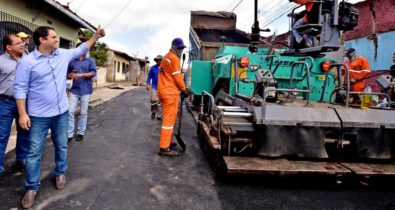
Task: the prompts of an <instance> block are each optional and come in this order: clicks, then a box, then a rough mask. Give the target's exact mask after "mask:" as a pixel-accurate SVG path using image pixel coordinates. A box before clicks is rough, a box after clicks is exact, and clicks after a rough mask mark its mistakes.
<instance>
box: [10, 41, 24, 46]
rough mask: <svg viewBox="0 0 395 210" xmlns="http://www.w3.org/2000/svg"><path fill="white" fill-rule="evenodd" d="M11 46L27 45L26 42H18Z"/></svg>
mask: <svg viewBox="0 0 395 210" xmlns="http://www.w3.org/2000/svg"><path fill="white" fill-rule="evenodd" d="M11 45H25V42H23V41H21V42H17V43H14V44H11Z"/></svg>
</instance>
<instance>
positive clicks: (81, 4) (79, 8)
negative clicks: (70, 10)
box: [75, 0, 88, 12]
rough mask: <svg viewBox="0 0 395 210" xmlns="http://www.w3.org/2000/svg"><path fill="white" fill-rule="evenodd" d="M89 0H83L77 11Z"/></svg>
mask: <svg viewBox="0 0 395 210" xmlns="http://www.w3.org/2000/svg"><path fill="white" fill-rule="evenodd" d="M87 1H88V0H85V1H83V2H82V3H81V4H80V6H79V7H78V8H77V9H76V10H75V12H77V11H78V10H80V9H81V7H82V6H84V4H85V3H86V2H87Z"/></svg>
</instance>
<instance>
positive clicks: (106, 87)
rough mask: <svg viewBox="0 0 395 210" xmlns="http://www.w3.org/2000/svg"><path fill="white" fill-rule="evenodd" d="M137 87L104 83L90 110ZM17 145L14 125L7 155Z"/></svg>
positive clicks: (96, 93)
mask: <svg viewBox="0 0 395 210" xmlns="http://www.w3.org/2000/svg"><path fill="white" fill-rule="evenodd" d="M137 87H138V86H132V83H131V82H120V83H117V84H114V83H104V84H100V85H98V86H95V87H94V90H93V93H92V96H91V98H90V101H89V109H92V108H95V107H97V106H100V105H102V104H103V103H106V102H107V101H109V100H111V99H113V98H115V97H117V96H119V95H121V94H123V93H125V92H127V91H129V90H132V89H134V88H137ZM15 144H16V131H15V125H14V124H13V126H12V131H11V135H10V139H9V140H8V145H7V148H6V151H5V154H7V153H8V152H10V151H12V150H14V149H15Z"/></svg>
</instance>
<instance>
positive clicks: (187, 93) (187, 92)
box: [181, 90, 190, 100]
mask: <svg viewBox="0 0 395 210" xmlns="http://www.w3.org/2000/svg"><path fill="white" fill-rule="evenodd" d="M189 95H190V92H189V91H188V90H186V91H184V92H181V99H182V100H184V99H185V98H188V96H189Z"/></svg>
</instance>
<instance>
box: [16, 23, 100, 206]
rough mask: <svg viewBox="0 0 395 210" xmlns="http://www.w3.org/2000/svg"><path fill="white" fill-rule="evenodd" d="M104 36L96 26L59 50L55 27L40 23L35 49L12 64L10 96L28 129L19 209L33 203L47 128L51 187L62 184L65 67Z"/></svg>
mask: <svg viewBox="0 0 395 210" xmlns="http://www.w3.org/2000/svg"><path fill="white" fill-rule="evenodd" d="M104 35H105V32H104V29H102V28H100V26H99V27H98V29H97V31H96V33H95V34H93V36H92V37H91V38H90V39H89V40H88V41H86V42H85V43H83V44H81V46H79V47H78V48H75V49H61V48H59V37H58V36H57V34H56V31H55V29H54V28H52V27H50V26H40V27H38V28H37V29H36V30H35V31H34V32H33V41H34V43H35V44H36V46H37V48H36V49H35V50H34V51H33V52H31V53H30V54H29V55H27V56H23V57H22V59H21V60H20V62H19V64H18V66H17V67H16V76H15V82H14V97H15V99H16V104H17V107H18V113H19V124H20V126H21V127H22V128H23V129H25V130H29V131H30V133H29V150H28V155H27V158H26V169H25V171H26V174H25V190H26V191H25V195H24V196H23V198H22V201H21V205H22V207H23V208H30V207H32V206H33V204H34V201H35V198H36V194H37V192H38V190H39V188H40V174H41V157H42V155H43V151H44V145H45V139H46V137H47V134H48V131H49V129H51V138H52V142H53V146H54V147H55V170H54V175H55V186H56V188H57V189H59V190H60V189H63V188H64V187H65V186H66V183H67V181H66V176H65V173H66V170H67V128H68V117H69V115H68V109H69V106H68V99H67V95H66V75H67V67H68V65H69V63H70V61H72V60H73V59H76V58H78V57H80V56H81V55H84V54H85V53H87V52H88V50H89V48H90V47H92V46H93V45H94V44H95V42H96V41H97V40H98V39H99V38H101V37H103V36H104ZM26 101H28V103H26ZM26 105H27V110H26Z"/></svg>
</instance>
